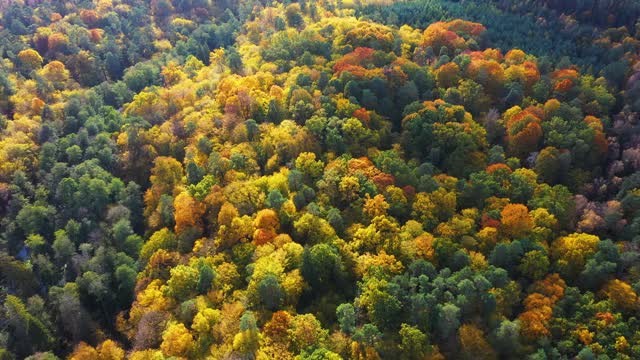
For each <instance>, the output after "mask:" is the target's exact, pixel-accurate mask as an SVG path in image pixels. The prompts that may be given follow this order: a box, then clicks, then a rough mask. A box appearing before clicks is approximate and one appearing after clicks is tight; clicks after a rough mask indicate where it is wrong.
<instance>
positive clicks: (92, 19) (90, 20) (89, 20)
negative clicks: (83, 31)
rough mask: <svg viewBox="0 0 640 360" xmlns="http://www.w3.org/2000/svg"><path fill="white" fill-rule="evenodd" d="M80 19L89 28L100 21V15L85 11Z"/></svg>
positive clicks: (81, 12)
mask: <svg viewBox="0 0 640 360" xmlns="http://www.w3.org/2000/svg"><path fill="white" fill-rule="evenodd" d="M80 19H81V20H82V22H84V23H85V24H87V25H88V26H91V25H93V24H95V23H96V22H97V21H98V20H99V17H98V13H96V12H95V10H86V9H85V10H81V11H80Z"/></svg>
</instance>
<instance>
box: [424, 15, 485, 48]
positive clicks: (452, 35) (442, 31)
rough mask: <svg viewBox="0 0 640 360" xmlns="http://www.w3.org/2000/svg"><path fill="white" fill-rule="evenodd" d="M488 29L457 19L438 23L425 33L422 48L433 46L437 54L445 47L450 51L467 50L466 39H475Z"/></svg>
mask: <svg viewBox="0 0 640 360" xmlns="http://www.w3.org/2000/svg"><path fill="white" fill-rule="evenodd" d="M485 30H486V28H485V27H484V26H482V24H478V23H474V22H469V21H464V20H460V19H456V20H453V21H450V22H441V21H439V22H436V23H433V24H431V25H429V27H427V29H426V30H425V31H424V33H423V36H422V44H421V45H422V47H428V46H431V47H432V48H433V49H434V51H435V52H436V54H438V53H439V52H440V49H441V48H442V47H443V46H446V47H447V48H448V49H449V50H450V51H453V50H456V49H460V50H465V49H467V47H468V46H467V40H466V39H465V37H466V38H469V39H470V38H473V37H476V36H478V35H480V34H481V33H482V32H484V31H485Z"/></svg>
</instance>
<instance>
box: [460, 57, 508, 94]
mask: <svg viewBox="0 0 640 360" xmlns="http://www.w3.org/2000/svg"><path fill="white" fill-rule="evenodd" d="M467 72H468V73H469V76H471V78H472V79H473V80H474V81H476V82H477V83H479V84H482V85H483V86H484V87H485V89H486V90H487V91H489V92H491V93H492V94H498V92H499V90H500V89H501V88H502V86H503V84H504V82H505V78H506V76H505V73H504V69H503V68H502V66H501V65H500V64H499V63H498V62H497V61H495V60H484V59H478V60H472V61H471V63H470V64H469V66H468V67H467Z"/></svg>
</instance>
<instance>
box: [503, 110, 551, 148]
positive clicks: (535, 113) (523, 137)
mask: <svg viewBox="0 0 640 360" xmlns="http://www.w3.org/2000/svg"><path fill="white" fill-rule="evenodd" d="M542 117H543V112H542V110H541V109H539V108H536V107H529V108H527V109H525V110H523V111H520V112H518V113H517V114H515V115H513V116H511V117H510V118H509V119H507V121H506V124H505V125H506V128H507V129H506V130H507V131H506V132H507V143H508V144H509V150H511V151H512V152H513V153H514V154H515V155H517V156H521V157H524V156H526V155H528V154H529V153H530V152H532V151H535V150H536V149H537V148H538V143H539V142H540V139H541V138H542V127H541V125H540V124H541V119H542Z"/></svg>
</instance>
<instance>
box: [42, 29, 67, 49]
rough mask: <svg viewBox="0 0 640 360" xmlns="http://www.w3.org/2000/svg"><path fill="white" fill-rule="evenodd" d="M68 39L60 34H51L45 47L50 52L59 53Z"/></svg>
mask: <svg viewBox="0 0 640 360" xmlns="http://www.w3.org/2000/svg"><path fill="white" fill-rule="evenodd" d="M68 42H69V39H67V37H66V36H65V35H64V34H62V33H58V32H57V33H53V34H51V35H49V39H48V41H47V45H48V46H49V50H50V51H60V50H61V49H62V47H63V46H66V45H67V43H68Z"/></svg>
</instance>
